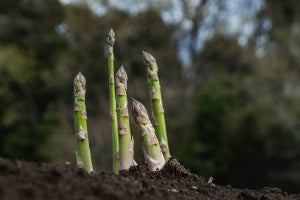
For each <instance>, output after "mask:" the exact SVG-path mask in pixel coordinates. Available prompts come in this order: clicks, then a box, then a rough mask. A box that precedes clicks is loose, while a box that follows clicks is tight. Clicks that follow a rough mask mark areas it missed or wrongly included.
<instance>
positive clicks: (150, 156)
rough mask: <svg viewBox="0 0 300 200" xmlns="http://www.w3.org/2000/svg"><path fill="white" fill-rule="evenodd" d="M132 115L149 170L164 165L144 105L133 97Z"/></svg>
mask: <svg viewBox="0 0 300 200" xmlns="http://www.w3.org/2000/svg"><path fill="white" fill-rule="evenodd" d="M132 115H133V118H134V120H135V122H136V123H137V125H138V129H139V133H140V134H141V138H142V144H143V152H144V157H145V162H146V164H147V165H148V168H149V169H150V170H151V171H156V170H160V169H162V168H163V166H164V165H165V159H164V156H163V153H162V151H161V148H160V145H159V143H158V140H157V138H156V135H155V132H154V131H155V130H154V128H153V126H152V124H151V122H150V119H149V117H148V113H147V110H146V108H145V107H144V105H143V104H142V103H141V102H139V101H137V100H135V99H133V100H132Z"/></svg>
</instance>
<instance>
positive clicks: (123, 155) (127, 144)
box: [116, 66, 135, 170]
mask: <svg viewBox="0 0 300 200" xmlns="http://www.w3.org/2000/svg"><path fill="white" fill-rule="evenodd" d="M127 80H128V78H127V74H126V71H125V69H124V67H123V66H121V67H120V69H119V70H118V71H117V73H116V94H117V117H118V128H119V148H120V149H119V155H120V170H122V169H129V167H130V166H132V165H134V163H135V162H134V160H133V155H134V151H133V146H134V142H133V137H132V136H131V132H130V125H129V115H128V101H127V95H126V90H127Z"/></svg>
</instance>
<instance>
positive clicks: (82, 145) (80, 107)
mask: <svg viewBox="0 0 300 200" xmlns="http://www.w3.org/2000/svg"><path fill="white" fill-rule="evenodd" d="M85 92H86V80H85V78H84V76H83V75H82V74H81V73H80V72H79V73H78V74H77V75H76V76H75V79H74V99H75V103H74V119H75V120H74V121H75V133H76V138H77V140H76V161H77V167H78V168H83V169H84V170H86V171H87V172H88V173H91V172H93V165H92V160H91V152H90V147H89V140H88V131H87V124H86V121H87V112H86V107H85Z"/></svg>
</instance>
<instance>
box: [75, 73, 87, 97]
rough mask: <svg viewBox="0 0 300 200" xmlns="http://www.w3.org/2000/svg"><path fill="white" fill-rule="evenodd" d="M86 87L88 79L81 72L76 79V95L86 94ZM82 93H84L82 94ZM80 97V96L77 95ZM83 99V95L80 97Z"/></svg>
mask: <svg viewBox="0 0 300 200" xmlns="http://www.w3.org/2000/svg"><path fill="white" fill-rule="evenodd" d="M85 86H86V79H85V77H84V76H83V74H82V73H81V72H79V73H78V74H77V75H76V76H75V78H74V93H75V94H77V93H84V91H85ZM80 91H82V92H80ZM77 95H78V94H77ZM79 97H81V95H79Z"/></svg>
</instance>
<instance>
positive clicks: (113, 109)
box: [107, 29, 119, 174]
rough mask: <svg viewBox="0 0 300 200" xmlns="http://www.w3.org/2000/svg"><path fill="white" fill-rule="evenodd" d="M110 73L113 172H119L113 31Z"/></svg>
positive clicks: (109, 63)
mask: <svg viewBox="0 0 300 200" xmlns="http://www.w3.org/2000/svg"><path fill="white" fill-rule="evenodd" d="M107 43H108V73H109V95H110V114H111V127H112V146H113V150H112V153H113V172H114V173H115V174H118V172H119V169H118V167H119V141H118V122H117V111H116V95H115V81H114V52H113V46H114V43H115V33H114V31H113V30H112V29H111V30H110V31H109V33H108V38H107Z"/></svg>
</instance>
